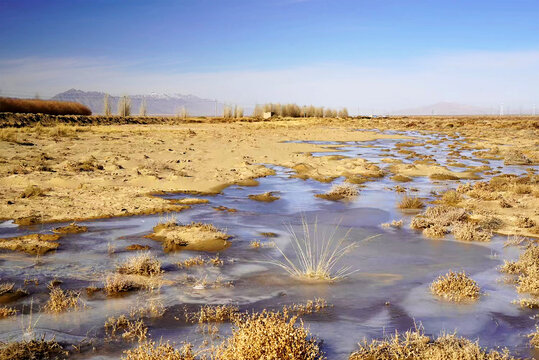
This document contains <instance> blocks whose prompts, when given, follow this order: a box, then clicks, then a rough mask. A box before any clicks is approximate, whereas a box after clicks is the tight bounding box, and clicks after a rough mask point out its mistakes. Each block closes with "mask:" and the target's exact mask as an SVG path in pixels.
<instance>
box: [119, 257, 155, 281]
mask: <svg viewBox="0 0 539 360" xmlns="http://www.w3.org/2000/svg"><path fill="white" fill-rule="evenodd" d="M117 271H118V272H119V273H120V274H129V275H142V276H158V275H161V274H162V273H163V270H161V262H160V261H159V260H158V259H157V258H156V257H155V256H153V255H151V254H150V253H144V254H138V255H135V256H132V257H130V258H128V259H127V260H126V261H125V262H124V263H122V264H120V265H119V266H118V267H117Z"/></svg>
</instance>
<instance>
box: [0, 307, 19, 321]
mask: <svg viewBox="0 0 539 360" xmlns="http://www.w3.org/2000/svg"><path fill="white" fill-rule="evenodd" d="M17 312H18V310H17V309H14V308H10V307H7V306H0V319H3V318H7V317H10V316H15V315H17Z"/></svg>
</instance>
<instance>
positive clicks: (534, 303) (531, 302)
mask: <svg viewBox="0 0 539 360" xmlns="http://www.w3.org/2000/svg"><path fill="white" fill-rule="evenodd" d="M512 303H513V304H518V305H520V307H522V308H527V309H539V299H534V298H525V299H520V300H514V301H513V302H512Z"/></svg>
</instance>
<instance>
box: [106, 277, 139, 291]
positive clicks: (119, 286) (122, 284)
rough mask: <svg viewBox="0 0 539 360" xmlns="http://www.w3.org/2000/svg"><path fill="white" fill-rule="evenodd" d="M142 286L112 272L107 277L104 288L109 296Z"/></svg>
mask: <svg viewBox="0 0 539 360" xmlns="http://www.w3.org/2000/svg"><path fill="white" fill-rule="evenodd" d="M141 287H142V286H141V285H140V284H137V283H135V282H134V281H132V280H131V279H128V278H126V277H125V276H123V275H120V274H110V275H108V276H107V277H106V278H105V287H104V290H105V292H106V293H107V295H109V296H113V295H118V294H121V293H125V292H128V291H132V290H138V289H140V288H141Z"/></svg>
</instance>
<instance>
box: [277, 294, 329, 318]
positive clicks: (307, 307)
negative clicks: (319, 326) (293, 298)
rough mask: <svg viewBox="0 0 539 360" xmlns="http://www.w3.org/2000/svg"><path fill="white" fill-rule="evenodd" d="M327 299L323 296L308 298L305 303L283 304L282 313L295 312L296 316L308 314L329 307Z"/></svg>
mask: <svg viewBox="0 0 539 360" xmlns="http://www.w3.org/2000/svg"><path fill="white" fill-rule="evenodd" d="M330 306H331V305H329V304H328V303H327V301H326V300H325V299H323V298H316V299H314V300H308V301H307V302H306V303H305V304H293V305H291V306H283V313H284V314H295V315H298V316H302V315H309V314H313V313H317V312H320V311H322V310H324V309H327V308H328V307H330Z"/></svg>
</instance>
